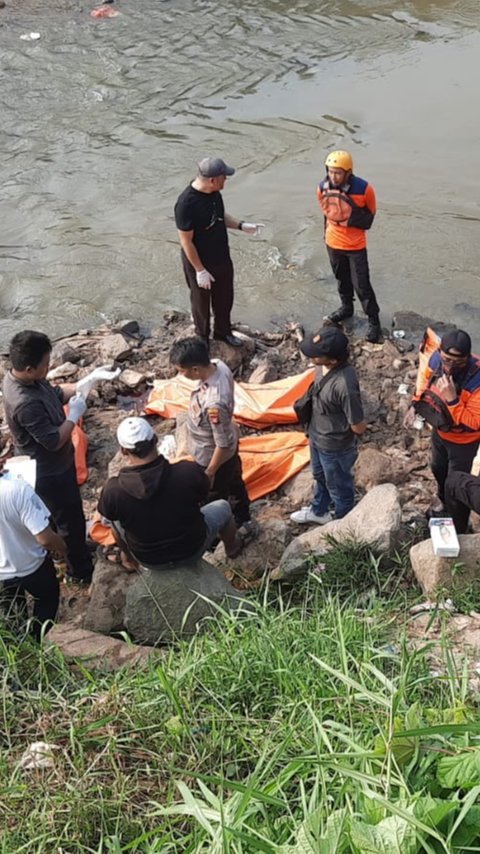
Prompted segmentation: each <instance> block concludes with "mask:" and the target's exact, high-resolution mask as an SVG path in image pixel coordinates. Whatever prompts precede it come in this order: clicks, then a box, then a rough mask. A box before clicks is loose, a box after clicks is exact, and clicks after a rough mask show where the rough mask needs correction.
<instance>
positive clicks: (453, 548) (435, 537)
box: [428, 516, 460, 557]
mask: <svg viewBox="0 0 480 854" xmlns="http://www.w3.org/2000/svg"><path fill="white" fill-rule="evenodd" d="M428 524H429V527H430V539H431V541H432V546H433V554H434V555H437V557H457V556H458V555H459V554H460V543H459V542H458V537H457V532H456V530H455V525H454V524H453V519H452V518H451V517H450V516H445V517H444V518H443V519H430V521H429V523H428Z"/></svg>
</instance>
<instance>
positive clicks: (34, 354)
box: [3, 329, 93, 583]
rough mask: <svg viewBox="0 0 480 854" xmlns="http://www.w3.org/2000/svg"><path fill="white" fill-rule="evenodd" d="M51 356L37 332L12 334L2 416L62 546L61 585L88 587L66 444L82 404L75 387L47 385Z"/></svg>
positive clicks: (88, 567) (81, 516)
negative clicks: (32, 469)
mask: <svg viewBox="0 0 480 854" xmlns="http://www.w3.org/2000/svg"><path fill="white" fill-rule="evenodd" d="M51 351H52V344H51V342H50V339H49V338H48V337H47V336H46V335H44V334H43V333H42V332H35V331H33V330H29V329H26V330H24V331H23V332H18V333H17V334H16V335H14V337H13V338H12V340H11V342H10V361H11V364H12V368H11V370H10V371H8V373H7V374H6V375H5V378H4V381H3V403H4V407H5V416H6V419H7V424H8V426H9V429H10V432H11V434H12V437H13V440H14V443H15V453H16V454H18V455H22V456H23V455H25V454H26V455H28V456H30V457H31V458H32V459H34V460H35V461H36V485H35V491H36V493H37V495H39V497H40V498H41V499H42V501H43V502H44V503H45V504H46V505H47V507H48V509H49V510H50V512H51V514H52V519H53V521H54V523H55V527H56V529H57V532H58V533H59V534H60V536H61V537H62V538H63V539H64V540H65V543H66V545H67V573H66V580H67V581H76V582H80V583H83V582H84V583H90V580H91V577H92V572H93V566H92V559H91V556H90V553H89V551H88V549H87V544H86V541H85V516H84V514H83V508H82V499H81V495H80V490H79V488H78V483H77V474H76V470H75V460H74V450H73V444H72V439H71V436H72V433H73V430H74V427H75V425H76V423H77V422H78V420H79V419H80V418H81V416H82V415H83V414H84V413H85V411H86V408H87V404H86V402H85V400H84V398H83V396H82V395H81V394H80V393H79V388H78V386H79V385H80V382H79V383H78V384H77V383H66V384H65V385H62V386H53V385H51V384H50V383H49V382H48V380H47V379H46V377H47V373H48V369H49V365H50V354H51ZM66 403H68V406H69V412H68V415H65V413H64V409H63V408H64V405H65V404H66Z"/></svg>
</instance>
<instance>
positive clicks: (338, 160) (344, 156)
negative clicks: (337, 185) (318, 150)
mask: <svg viewBox="0 0 480 854" xmlns="http://www.w3.org/2000/svg"><path fill="white" fill-rule="evenodd" d="M325 166H326V167H327V169H345V172H349V171H351V170H352V169H353V160H352V155H351V154H349V152H348V151H331V152H330V154H329V155H328V157H327V159H326V160H325Z"/></svg>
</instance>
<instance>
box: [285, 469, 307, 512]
mask: <svg viewBox="0 0 480 854" xmlns="http://www.w3.org/2000/svg"><path fill="white" fill-rule="evenodd" d="M283 492H284V494H285V495H286V497H287V498H288V500H289V501H290V502H291V503H292V506H293V507H295V508H298V507H306V506H307V504H310V502H311V500H312V496H313V477H312V470H311V468H310V466H306V467H305V468H304V469H302V471H299V472H298V474H296V475H295V477H292V478H291V479H290V480H289V481H287V483H286V484H285V485H284V487H283Z"/></svg>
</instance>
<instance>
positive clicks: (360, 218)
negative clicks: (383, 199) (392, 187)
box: [317, 175, 376, 251]
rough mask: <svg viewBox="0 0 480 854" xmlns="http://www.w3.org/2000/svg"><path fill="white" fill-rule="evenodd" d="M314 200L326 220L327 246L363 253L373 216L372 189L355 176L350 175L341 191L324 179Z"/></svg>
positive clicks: (374, 202) (340, 188)
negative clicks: (317, 202)
mask: <svg viewBox="0 0 480 854" xmlns="http://www.w3.org/2000/svg"><path fill="white" fill-rule="evenodd" d="M317 198H318V201H319V203H320V207H321V208H322V211H323V213H324V216H325V243H326V244H327V246H330V248H331V249H346V250H349V251H355V250H358V249H364V248H365V247H366V245H367V236H366V232H367V231H368V229H369V228H370V226H371V225H372V223H373V220H374V218H375V212H376V201H375V192H374V189H373V187H372V186H371V185H370V184H369V183H368V182H367V181H365V180H364V179H363V178H358V177H357V176H356V175H351V176H350V179H349V182H348V184H346V185H344V186H343V187H336V186H335V185H333V184H331V182H330V181H329V179H328V178H326V179H325V180H324V181H321V183H320V184H319V185H318V187H317Z"/></svg>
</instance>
